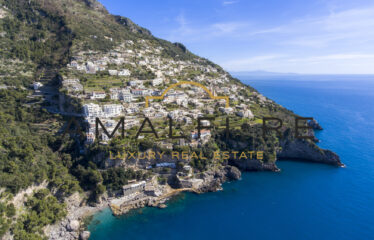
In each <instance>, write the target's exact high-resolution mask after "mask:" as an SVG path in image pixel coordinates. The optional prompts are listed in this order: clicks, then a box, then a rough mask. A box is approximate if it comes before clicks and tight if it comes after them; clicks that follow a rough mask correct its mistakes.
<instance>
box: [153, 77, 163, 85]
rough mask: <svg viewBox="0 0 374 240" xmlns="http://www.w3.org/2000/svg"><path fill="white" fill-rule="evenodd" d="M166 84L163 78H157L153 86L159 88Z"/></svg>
mask: <svg viewBox="0 0 374 240" xmlns="http://www.w3.org/2000/svg"><path fill="white" fill-rule="evenodd" d="M163 82H164V80H163V79H162V78H155V79H153V80H152V86H158V85H161V84H162V83H163Z"/></svg>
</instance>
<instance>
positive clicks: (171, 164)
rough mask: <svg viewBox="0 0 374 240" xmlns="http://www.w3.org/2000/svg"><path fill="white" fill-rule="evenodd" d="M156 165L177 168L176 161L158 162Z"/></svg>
mask: <svg viewBox="0 0 374 240" xmlns="http://www.w3.org/2000/svg"><path fill="white" fill-rule="evenodd" d="M156 167H168V168H175V163H168V162H164V163H156Z"/></svg>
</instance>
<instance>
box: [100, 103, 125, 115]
mask: <svg viewBox="0 0 374 240" xmlns="http://www.w3.org/2000/svg"><path fill="white" fill-rule="evenodd" d="M122 110H123V106H122V105H120V104H108V105H104V106H103V111H104V113H105V115H107V116H111V117H115V116H118V115H120V114H121V113H122Z"/></svg>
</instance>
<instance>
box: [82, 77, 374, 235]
mask: <svg viewBox="0 0 374 240" xmlns="http://www.w3.org/2000/svg"><path fill="white" fill-rule="evenodd" d="M313 78H315V79H313ZM326 79H328V81H323V80H324V77H323V76H318V77H309V78H307V79H291V78H287V77H280V78H279V79H276V80H274V79H271V80H269V79H267V78H262V79H260V80H258V79H257V80H256V79H251V78H242V80H243V82H245V83H248V84H250V85H252V86H254V87H255V88H256V89H258V90H259V91H260V92H262V93H263V94H264V95H266V96H268V97H270V98H272V99H273V100H275V101H277V102H278V103H280V104H281V105H283V106H285V107H287V108H290V109H292V110H293V111H294V112H296V113H298V114H300V115H303V116H308V117H309V116H311V117H315V118H316V119H317V120H318V121H319V122H320V123H321V125H322V126H323V127H324V130H323V131H321V132H319V133H318V134H317V136H318V137H319V138H320V139H321V143H320V146H322V147H324V148H330V149H332V150H333V151H335V152H337V153H338V154H339V155H340V156H341V159H342V162H343V163H345V164H346V165H347V167H346V168H335V167H331V166H326V165H323V164H311V163H301V162H288V161H283V162H278V165H279V167H280V168H281V169H282V171H281V172H280V173H269V172H255V173H244V174H243V177H242V180H240V181H237V182H231V183H226V184H224V190H223V191H220V192H216V193H206V194H202V195H194V194H182V195H180V196H179V197H177V198H176V199H174V200H173V201H171V202H170V203H168V208H166V209H155V208H144V209H141V210H136V211H133V212H132V213H131V214H128V215H126V216H122V217H119V218H116V217H113V216H112V215H111V213H110V211H109V210H105V211H103V212H100V213H99V214H97V215H95V217H94V220H93V221H92V223H91V225H90V226H89V230H90V231H91V232H92V237H91V238H90V239H94V240H97V239H130V240H140V239H166V240H168V239H182V240H183V239H188V240H191V239H239V238H241V239H256V240H257V239H260V240H261V239H269V240H274V239H285V240H286V239H287V240H290V239H291V240H292V239H297V240H299V239H347V240H348V239H349V240H352V239H355V240H356V239H365V240H366V239H373V238H374V107H373V106H374V77H373V79H372V81H368V80H367V79H364V78H362V79H360V78H358V79H357V77H351V78H349V77H348V78H347V77H346V78H344V79H342V81H336V80H339V76H336V77H332V76H329V77H326ZM296 80H298V81H296ZM300 80H302V81H300ZM315 80H319V81H315Z"/></svg>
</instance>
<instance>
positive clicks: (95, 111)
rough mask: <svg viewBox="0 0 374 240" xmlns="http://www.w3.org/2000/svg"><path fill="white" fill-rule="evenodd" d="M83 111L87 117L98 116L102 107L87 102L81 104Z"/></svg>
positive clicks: (100, 114)
mask: <svg viewBox="0 0 374 240" xmlns="http://www.w3.org/2000/svg"><path fill="white" fill-rule="evenodd" d="M83 113H84V115H85V116H87V117H100V116H102V109H101V107H100V106H99V105H97V104H94V103H89V104H85V105H83Z"/></svg>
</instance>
